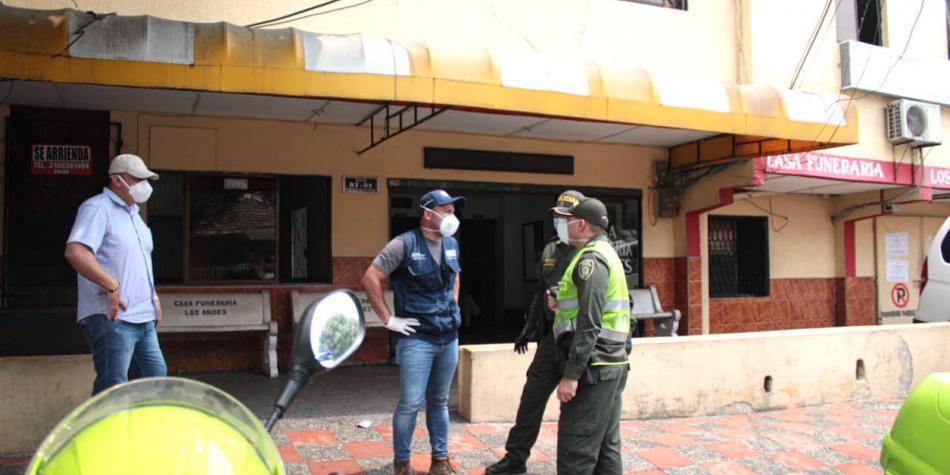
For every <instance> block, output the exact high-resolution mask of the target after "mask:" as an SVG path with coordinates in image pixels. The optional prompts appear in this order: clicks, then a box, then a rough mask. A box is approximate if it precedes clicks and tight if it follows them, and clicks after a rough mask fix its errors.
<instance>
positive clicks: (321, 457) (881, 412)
mask: <svg viewBox="0 0 950 475" xmlns="http://www.w3.org/2000/svg"><path fill="white" fill-rule="evenodd" d="M351 398H352V396H351ZM900 404H901V401H889V402H868V401H855V402H850V403H843V404H829V405H822V406H812V407H804V408H794V409H787V410H781V411H770V412H760V413H749V414H736V415H724V416H711V417H694V418H680V419H656V420H642V421H623V422H622V436H623V457H624V469H625V471H626V473H671V474H748V473H756V474H784V473H807V474H833V473H843V474H864V473H868V474H870V473H876V474H879V473H882V469H881V466H880V464H879V463H878V458H879V456H880V447H881V440H882V439H883V437H884V434H885V433H886V431H887V430H888V429H889V428H890V426H891V424H892V422H893V419H894V417H895V416H896V415H897V411H898V409H899V408H900ZM423 412H424V411H423ZM291 416H292V414H291ZM454 416H455V414H453V419H454V420H453V421H452V424H451V433H450V437H449V448H450V451H451V453H452V455H453V457H454V459H455V462H456V464H457V467H458V468H460V469H461V472H462V473H473V474H477V473H482V472H483V471H484V467H486V466H487V465H490V464H492V463H494V462H495V461H497V460H498V459H499V458H500V457H501V456H502V455H503V454H504V444H505V438H506V437H507V434H508V429H509V428H510V427H511V424H468V423H466V422H465V421H463V420H460V419H458V418H457V417H454ZM364 419H367V420H370V421H371V422H372V423H373V426H372V427H369V428H366V429H364V428H360V427H357V424H358V423H359V422H360V421H361V420H364ZM390 423H391V416H390V415H389V414H386V413H381V412H379V411H375V412H374V413H371V414H368V415H353V413H352V412H351V413H348V415H332V416H331V415H327V416H324V417H302V418H293V417H289V418H287V419H284V420H282V421H280V422H279V423H278V424H277V426H276V427H275V432H274V439H275V441H276V442H277V445H278V447H279V449H280V451H281V454H282V456H283V458H284V462H285V464H286V468H287V472H288V473H289V474H292V475H305V474H314V475H318V474H330V473H333V472H339V473H340V474H357V473H365V474H388V473H392V455H393V452H392V428H391V426H390ZM556 447H557V424H555V423H545V424H544V426H543V427H542V430H541V435H540V437H539V439H538V443H537V444H536V446H535V450H534V452H533V454H532V457H531V459H530V460H529V461H528V472H529V473H538V474H553V473H555V472H556V470H555V467H556V461H555V456H556ZM412 448H413V455H412V464H413V466H414V467H415V468H416V470H418V471H420V472H425V471H426V470H427V469H428V465H429V443H428V438H427V437H426V432H425V417H424V415H423V414H422V413H420V416H419V426H418V428H417V429H416V436H415V437H414V440H413V444H412ZM29 455H30V454H6V455H0V475H13V474H21V473H23V470H24V468H25V465H26V463H27V462H28V461H29V458H28V457H29Z"/></svg>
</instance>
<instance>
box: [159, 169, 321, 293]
mask: <svg viewBox="0 0 950 475" xmlns="http://www.w3.org/2000/svg"><path fill="white" fill-rule="evenodd" d="M329 198H330V197H329V178H326V177H310V176H247V175H237V176H229V175H214V174H197V173H179V172H163V173H162V174H161V179H160V180H158V181H157V182H156V183H155V192H154V194H153V198H152V199H151V200H150V201H149V205H148V219H149V227H151V229H152V234H153V236H154V241H155V249H154V251H153V258H154V259H153V261H154V266H155V280H156V282H157V283H160V284H176V283H189V284H190V283H225V282H241V283H249V282H259V283H276V282H314V281H329V280H330V250H329V222H330V220H329Z"/></svg>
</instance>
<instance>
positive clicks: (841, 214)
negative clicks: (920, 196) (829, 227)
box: [831, 147, 933, 221]
mask: <svg viewBox="0 0 950 475" xmlns="http://www.w3.org/2000/svg"><path fill="white" fill-rule="evenodd" d="M931 150H933V147H931V148H928V149H927V153H923V151H921V149H919V148H918V149H917V151H918V153H919V154H920V166H921V168H923V166H924V162H925V161H926V160H927V157H928V156H929V155H930V152H931ZM923 180H924V174H923V173H921V174H920V177H919V178H918V179H917V183H915V184H914V186H913V187H911V188H908V189H906V190H904V191H903V192H901V194H899V195H897V196H895V197H893V198H889V199H886V200H878V201H869V202H866V203H861V204H857V205H854V206H849V207H848V208H845V209H844V210H842V211H841V212H839V213H836V214H834V215H832V216H831V219H832V220H834V221H837V220H838V219H841V218H843V217H845V216H847V215H849V214H851V213H853V212H854V211H855V210H858V209H861V208H864V207H866V206H874V205H883V204H888V203H894V202H896V201H897V200H899V199H901V198H904V197H905V196H907V195H909V194H911V193H913V192H915V191H917V190H919V189H920V185H922V184H923Z"/></svg>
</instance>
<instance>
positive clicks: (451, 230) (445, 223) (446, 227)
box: [422, 208, 461, 237]
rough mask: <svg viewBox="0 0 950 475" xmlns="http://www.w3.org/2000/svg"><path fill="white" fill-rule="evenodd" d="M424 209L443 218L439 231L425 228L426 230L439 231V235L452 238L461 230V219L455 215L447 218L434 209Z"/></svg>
mask: <svg viewBox="0 0 950 475" xmlns="http://www.w3.org/2000/svg"><path fill="white" fill-rule="evenodd" d="M422 209H424V210H427V211H429V212H430V213H432V214H434V215H436V216H438V217H440V218H442V223H441V224H439V229H437V230H436V229H430V228H425V229H427V230H429V231H439V233H440V234H442V235H443V236H445V237H449V236H452V235H454V234H455V233H456V232H457V231H458V230H459V226H461V223H460V222H459V219H458V218H456V217H455V215H454V214H450V215H448V216H445V215H441V214H439V213H438V212H436V211H435V210H433V209H429V208H422Z"/></svg>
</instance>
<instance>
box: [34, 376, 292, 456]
mask: <svg viewBox="0 0 950 475" xmlns="http://www.w3.org/2000/svg"><path fill="white" fill-rule="evenodd" d="M26 473H27V474H28V475H86V474H97V475H112V474H116V475H118V474H123V475H126V474H131V473H135V474H140V475H152V474H155V475H158V474H163V475H165V474H181V475H185V474H187V475H204V474H227V475H283V474H284V473H285V472H284V466H283V463H282V462H281V458H280V453H279V452H278V450H277V447H276V446H275V445H274V441H273V439H271V437H270V435H269V434H268V433H267V431H266V430H265V429H264V426H263V425H262V424H261V422H260V421H259V420H258V419H257V418H256V417H255V416H254V414H252V413H251V411H249V410H248V409H247V407H245V406H244V405H243V404H241V403H240V402H239V401H238V400H237V399H234V398H233V397H232V396H230V395H229V394H227V393H225V392H224V391H221V390H220V389H217V388H215V387H213V386H210V385H207V384H204V383H201V382H198V381H193V380H189V379H184V378H145V379H139V380H135V381H132V382H129V383H125V384H121V385H118V386H115V387H112V388H110V389H108V390H106V391H103V392H102V393H100V394H98V395H96V396H95V397H93V398H91V399H89V400H88V401H86V402H84V403H83V404H82V405H80V406H79V407H78V408H76V409H75V410H73V412H72V413H70V414H69V415H68V416H66V418H64V419H63V420H62V421H60V423H59V424H57V425H56V427H55V428H54V429H53V430H52V432H50V434H49V435H48V436H47V437H46V439H45V440H43V443H42V444H41V445H40V447H39V449H37V451H36V454H35V455H34V456H33V459H32V460H31V461H30V465H29V466H28V468H27V472H26Z"/></svg>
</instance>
